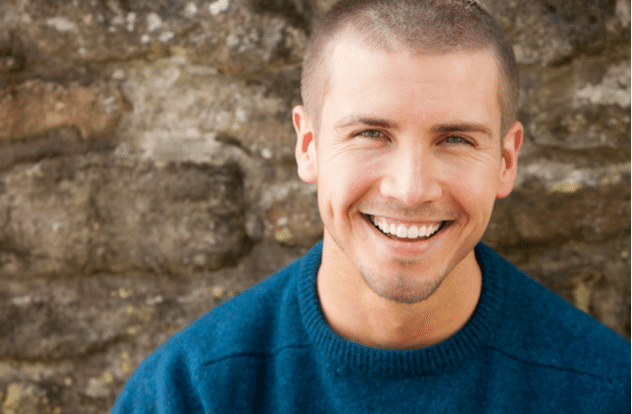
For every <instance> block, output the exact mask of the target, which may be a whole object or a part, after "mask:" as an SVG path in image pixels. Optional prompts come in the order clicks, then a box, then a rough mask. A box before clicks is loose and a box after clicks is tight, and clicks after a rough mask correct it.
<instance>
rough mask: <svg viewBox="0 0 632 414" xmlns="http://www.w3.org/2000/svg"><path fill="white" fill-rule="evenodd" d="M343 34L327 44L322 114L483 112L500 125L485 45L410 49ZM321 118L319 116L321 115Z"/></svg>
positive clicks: (494, 69) (494, 73)
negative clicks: (449, 49)
mask: <svg viewBox="0 0 632 414" xmlns="http://www.w3.org/2000/svg"><path fill="white" fill-rule="evenodd" d="M389 49H390V50H386V49H384V48H381V47H372V46H368V45H367V44H366V42H362V41H361V40H359V39H358V37H357V36H353V35H348V34H347V35H346V36H344V37H341V38H339V40H337V41H336V42H335V44H333V45H332V48H331V53H330V55H329V59H328V62H327V65H326V67H327V71H328V88H327V91H326V94H325V96H324V100H323V108H322V109H323V117H325V116H327V115H330V116H338V115H340V114H342V113H345V112H349V111H358V110H365V111H369V112H371V111H373V112H384V111H387V112H392V113H395V114H397V113H399V114H400V115H401V116H405V115H407V114H408V115H410V116H413V117H416V118H419V120H420V121H421V120H423V119H424V117H432V116H440V115H443V116H453V117H454V116H466V115H467V116H470V117H479V118H486V121H488V122H490V123H491V126H492V127H493V129H494V130H495V129H496V128H495V127H496V124H497V123H498V125H499V122H500V121H499V120H500V105H499V101H498V86H499V85H498V79H499V78H498V75H499V70H498V65H497V62H496V59H495V58H494V55H493V53H492V52H491V51H490V50H487V49H480V50H461V51H455V52H450V53H443V54H422V55H419V54H415V53H412V52H411V51H410V50H407V49H404V48H402V47H398V48H389ZM323 121H324V119H323Z"/></svg>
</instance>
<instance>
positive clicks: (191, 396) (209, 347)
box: [112, 243, 630, 414]
mask: <svg viewBox="0 0 632 414" xmlns="http://www.w3.org/2000/svg"><path fill="white" fill-rule="evenodd" d="M321 253H322V243H319V244H318V245H316V246H315V247H314V248H313V249H312V250H311V251H310V252H309V253H308V254H307V255H306V256H305V257H303V258H302V259H300V260H298V261H297V262H295V263H293V264H292V265H290V266H288V267H287V268H285V269H283V270H281V271H279V272H278V273H276V274H275V275H273V276H271V277H270V278H268V279H266V280H264V281H263V282H261V283H259V284H258V285H256V286H254V287H253V288H251V289H249V290H248V291H246V292H244V293H242V294H241V295H239V296H237V297H235V298H233V299H231V300H229V301H227V302H226V303H224V304H222V305H221V306H218V307H217V308H215V309H214V310H212V311H211V312H209V313H208V314H206V315H205V316H203V317H201V318H200V319H198V320H197V321H196V322H194V323H193V324H192V325H190V326H189V327H187V328H186V329H184V330H183V331H181V332H180V333H178V334H177V335H175V336H174V337H172V338H171V339H170V340H169V341H167V342H166V343H165V344H164V345H162V346H161V347H160V348H159V349H158V350H157V351H155V352H154V353H153V354H152V355H151V356H149V357H148V358H147V359H146V360H145V361H144V362H143V364H141V366H140V367H139V368H138V370H137V371H136V372H135V374H134V375H133V376H132V378H131V379H130V380H129V382H128V383H127V385H126V386H125V388H124V390H123V392H122V393H121V395H120V396H119V398H118V400H117V402H116V404H115V406H114V408H113V411H112V412H113V413H134V414H140V413H187V414H189V413H230V414H235V413H252V412H257V413H258V412H261V413H274V414H283V413H327V414H333V413H358V414H367V413H433V414H437V413H451V414H453V413H529V414H533V413H538V414H542V413H555V414H560V413H573V414H580V413H590V414H596V413H629V412H630V343H629V342H628V341H626V340H625V339H624V338H622V337H620V336H619V335H617V334H616V333H614V332H613V331H611V330H610V329H608V328H606V327H605V326H604V325H602V324H601V323H599V322H598V321H596V320H595V319H593V318H591V317H590V316H588V315H587V314H585V313H584V312H582V311H580V310H578V309H576V308H575V307H573V306H572V305H570V304H569V303H567V302H566V301H564V300H563V299H561V298H560V297H559V296H557V295H555V294H554V293H552V292H551V291H549V290H547V289H546V288H544V287H543V286H541V285H539V284H538V283H536V282H535V281H533V280H532V279H530V278H529V277H527V276H526V275H524V274H523V273H521V272H520V271H519V270H518V269H516V268H515V267H514V266H513V265H511V264H510V263H508V262H507V261H505V260H504V259H503V258H501V257H500V256H499V255H497V254H496V253H495V252H494V251H493V250H491V249H490V248H489V247H487V246H485V245H483V244H479V245H478V246H477V247H476V257H477V260H478V262H479V265H480V266H481V269H482V272H483V287H482V292H481V297H480V300H479V303H478V305H477V307H476V310H475V312H474V315H473V316H472V317H471V319H470V320H469V321H468V323H467V324H466V325H465V326H464V327H463V328H462V329H461V330H460V331H459V332H457V333H456V334H455V335H454V336H452V337H451V338H449V339H448V340H446V341H444V342H442V343H440V344H437V345H435V346H431V347H429V348H424V349H418V350H409V351H396V350H384V349H373V348H368V347H365V346H362V345H359V344H356V343H353V342H351V341H348V340H346V339H345V338H342V337H340V336H339V335H337V334H336V333H334V331H333V330H332V329H331V328H330V327H329V325H328V324H327V322H326V321H325V318H324V316H323V313H322V310H321V307H320V302H319V299H318V294H317V291H316V273H317V270H318V267H319V265H320V259H321Z"/></svg>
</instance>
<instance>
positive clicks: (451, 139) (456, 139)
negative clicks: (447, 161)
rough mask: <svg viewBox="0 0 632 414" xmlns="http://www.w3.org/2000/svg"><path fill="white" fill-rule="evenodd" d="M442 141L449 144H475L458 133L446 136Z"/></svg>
mask: <svg viewBox="0 0 632 414" xmlns="http://www.w3.org/2000/svg"><path fill="white" fill-rule="evenodd" d="M441 141H442V142H445V143H446V144H448V145H463V144H465V145H474V144H473V143H472V141H470V140H469V139H467V138H463V137H460V136H458V135H450V136H447V137H445V138H444V139H443V140H441Z"/></svg>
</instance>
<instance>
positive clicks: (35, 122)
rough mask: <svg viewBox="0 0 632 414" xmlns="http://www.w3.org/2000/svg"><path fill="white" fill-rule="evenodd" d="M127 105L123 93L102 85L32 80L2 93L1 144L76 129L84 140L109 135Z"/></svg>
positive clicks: (0, 106) (0, 105)
mask: <svg viewBox="0 0 632 414" xmlns="http://www.w3.org/2000/svg"><path fill="white" fill-rule="evenodd" d="M124 108H125V104H124V101H123V97H122V95H121V93H120V92H119V91H118V90H116V89H114V88H112V87H111V86H109V85H107V84H105V83H102V84H95V85H92V86H89V87H84V86H80V85H78V84H71V85H70V86H68V87H64V86H62V85H60V84H57V83H53V82H43V81H40V80H29V81H26V82H24V83H22V84H20V85H17V86H11V87H8V88H6V89H4V90H2V91H0V145H1V144H3V141H14V140H18V139H23V138H27V137H30V136H35V135H40V134H42V133H44V132H46V131H48V130H50V129H54V128H63V127H74V128H77V129H78V130H79V131H80V132H81V134H82V136H83V137H84V138H92V137H98V136H103V135H109V134H111V133H113V132H114V130H115V129H116V127H117V126H118V124H119V122H120V119H121V115H122V114H123V111H124Z"/></svg>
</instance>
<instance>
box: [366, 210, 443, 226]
mask: <svg viewBox="0 0 632 414" xmlns="http://www.w3.org/2000/svg"><path fill="white" fill-rule="evenodd" d="M362 214H364V215H365V216H368V217H374V218H377V219H386V220H387V221H389V222H393V223H399V224H404V225H408V226H412V225H420V224H421V225H426V226H427V225H434V224H437V223H442V222H444V221H449V220H446V219H445V218H442V219H428V218H427V217H424V218H413V217H397V216H391V215H388V214H383V215H382V214H370V213H362Z"/></svg>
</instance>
